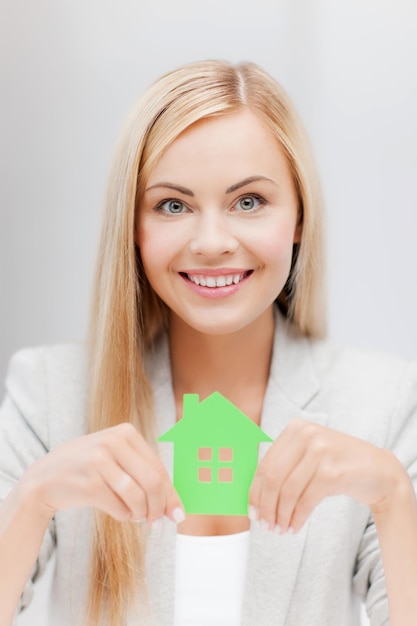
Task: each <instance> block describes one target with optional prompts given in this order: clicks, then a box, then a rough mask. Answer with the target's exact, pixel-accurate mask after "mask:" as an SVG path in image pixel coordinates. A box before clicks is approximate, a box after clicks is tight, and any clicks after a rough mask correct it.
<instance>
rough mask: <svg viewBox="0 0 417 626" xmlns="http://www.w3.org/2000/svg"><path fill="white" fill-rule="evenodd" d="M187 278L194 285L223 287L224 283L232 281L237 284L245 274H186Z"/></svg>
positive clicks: (228, 283) (227, 283) (229, 283)
mask: <svg viewBox="0 0 417 626" xmlns="http://www.w3.org/2000/svg"><path fill="white" fill-rule="evenodd" d="M187 276H188V278H189V279H190V280H191V281H192V282H193V283H195V284H196V285H201V286H202V287H211V288H212V287H225V286H226V285H231V284H232V283H234V284H235V285H237V284H238V283H239V282H240V281H241V280H242V279H243V278H244V276H245V273H243V274H227V275H225V276H204V275H202V274H200V275H190V274H187Z"/></svg>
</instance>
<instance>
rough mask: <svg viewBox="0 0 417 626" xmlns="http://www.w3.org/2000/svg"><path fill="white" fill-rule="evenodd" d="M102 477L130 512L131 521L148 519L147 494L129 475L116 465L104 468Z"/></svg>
mask: <svg viewBox="0 0 417 626" xmlns="http://www.w3.org/2000/svg"><path fill="white" fill-rule="evenodd" d="M102 477H103V480H104V482H105V483H106V485H107V486H108V487H109V488H110V489H111V490H112V492H113V494H114V496H115V498H117V499H119V500H120V501H121V502H122V503H123V504H124V506H125V507H126V508H127V509H128V510H129V517H130V519H132V520H135V521H140V520H143V519H146V517H147V513H148V507H147V499H146V495H145V492H144V491H143V489H142V487H141V486H140V485H138V483H137V482H136V481H135V480H134V479H133V478H132V477H131V476H130V475H129V474H127V473H126V472H125V471H124V470H123V469H122V468H121V467H119V466H118V465H116V464H115V463H114V464H112V465H107V466H106V467H104V468H103V471H102Z"/></svg>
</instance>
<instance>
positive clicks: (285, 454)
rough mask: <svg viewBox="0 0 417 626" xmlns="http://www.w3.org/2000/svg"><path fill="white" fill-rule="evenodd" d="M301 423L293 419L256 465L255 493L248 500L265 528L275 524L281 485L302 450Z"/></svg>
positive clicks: (299, 458)
mask: <svg viewBox="0 0 417 626" xmlns="http://www.w3.org/2000/svg"><path fill="white" fill-rule="evenodd" d="M304 424H305V423H304V422H303V421H302V420H294V422H292V423H291V424H290V425H289V426H288V427H287V428H286V429H285V431H283V432H282V433H281V435H280V436H279V437H278V439H277V440H276V441H275V442H274V444H273V445H272V446H271V448H270V449H269V450H268V452H267V454H266V455H265V457H264V458H263V459H262V461H261V463H260V464H259V466H258V470H257V473H256V476H255V480H254V483H253V487H254V493H255V496H254V500H251V499H250V503H251V504H252V505H253V506H255V507H256V508H257V512H258V518H259V519H262V520H264V521H266V522H267V523H268V526H269V527H272V526H274V525H275V523H276V511H277V503H278V497H279V493H280V491H281V488H282V485H283V483H284V482H285V480H286V479H287V477H288V476H289V475H290V474H291V472H292V471H293V470H294V468H295V467H296V466H297V464H298V463H299V462H300V460H301V458H302V457H303V455H304V453H305V445H306V444H305V437H303V436H302V429H303V427H304ZM256 492H257V493H256ZM251 497H252V490H251V494H250V498H251ZM255 498H257V499H255Z"/></svg>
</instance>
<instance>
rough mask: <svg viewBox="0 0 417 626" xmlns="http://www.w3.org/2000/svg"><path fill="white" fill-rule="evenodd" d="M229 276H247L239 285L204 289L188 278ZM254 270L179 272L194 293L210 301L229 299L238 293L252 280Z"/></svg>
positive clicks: (225, 269) (224, 269) (229, 269)
mask: <svg viewBox="0 0 417 626" xmlns="http://www.w3.org/2000/svg"><path fill="white" fill-rule="evenodd" d="M229 274H245V276H244V277H243V278H242V279H241V280H240V281H239V282H238V283H237V284H235V283H233V284H231V285H225V286H224V287H203V286H202V285H197V284H196V283H194V282H193V281H192V280H190V279H189V278H188V276H187V275H189V276H200V275H204V276H224V275H229ZM252 274H253V270H242V269H236V268H220V269H211V270H203V269H202V270H190V271H189V272H182V271H181V272H179V275H180V277H181V278H182V279H183V281H184V283H185V285H187V287H189V289H191V290H192V291H193V292H194V293H196V294H198V295H199V296H202V297H203V298H208V299H214V300H215V299H218V298H227V297H228V296H232V295H233V294H235V293H237V292H238V291H239V290H240V289H242V287H243V286H244V285H246V283H247V282H248V280H249V279H250V278H251V276H252Z"/></svg>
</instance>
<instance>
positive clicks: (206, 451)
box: [198, 448, 213, 461]
mask: <svg viewBox="0 0 417 626" xmlns="http://www.w3.org/2000/svg"><path fill="white" fill-rule="evenodd" d="M212 457H213V451H212V449H211V448H199V449H198V460H199V461H211V459H212Z"/></svg>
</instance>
